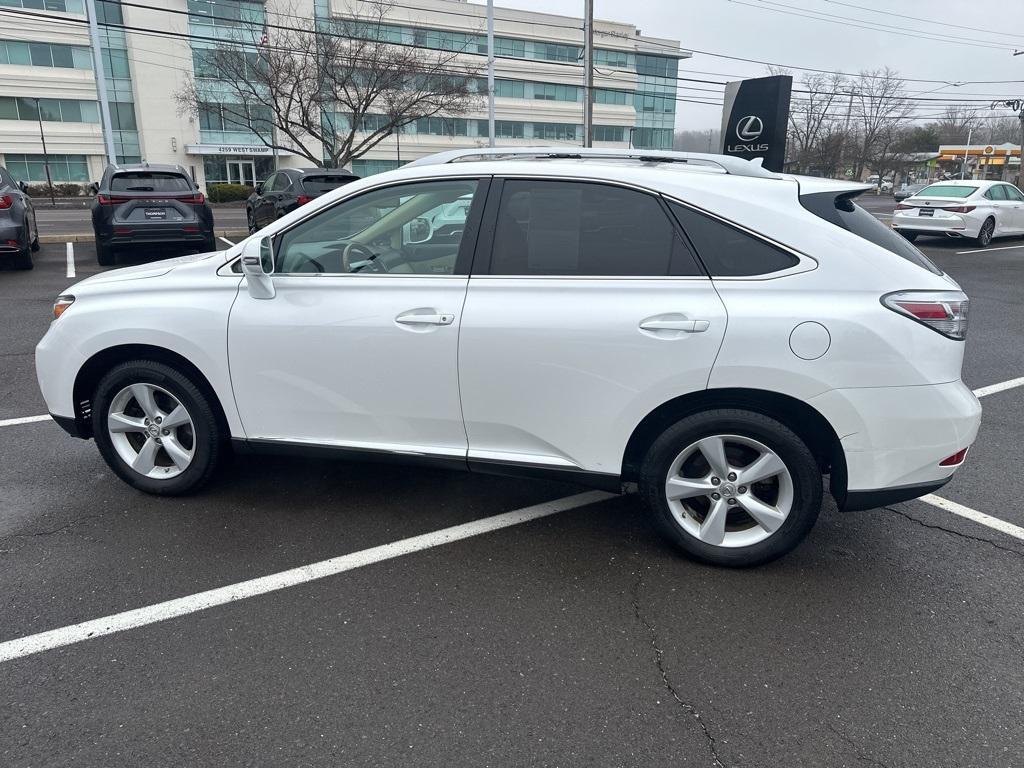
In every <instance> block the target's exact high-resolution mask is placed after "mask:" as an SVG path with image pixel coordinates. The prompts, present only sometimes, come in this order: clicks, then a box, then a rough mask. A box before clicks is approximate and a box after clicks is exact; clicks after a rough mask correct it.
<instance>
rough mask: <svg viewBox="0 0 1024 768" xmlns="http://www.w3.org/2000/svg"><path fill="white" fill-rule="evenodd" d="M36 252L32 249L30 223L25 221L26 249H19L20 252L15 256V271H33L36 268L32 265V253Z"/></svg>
mask: <svg viewBox="0 0 1024 768" xmlns="http://www.w3.org/2000/svg"><path fill="white" fill-rule="evenodd" d="M34 250H36V249H35V248H33V247H32V234H31V230H30V229H29V228H28V221H27V220H26V221H25V247H24V248H19V249H18V252H17V253H16V254H15V255H14V262H13V263H14V268H15V269H32V267H33V266H35V265H34V264H33V263H32V251H34Z"/></svg>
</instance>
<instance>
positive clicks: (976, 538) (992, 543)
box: [882, 507, 1024, 557]
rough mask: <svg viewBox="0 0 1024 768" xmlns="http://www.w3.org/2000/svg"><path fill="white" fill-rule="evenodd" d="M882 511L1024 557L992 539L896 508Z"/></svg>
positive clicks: (923, 526)
mask: <svg viewBox="0 0 1024 768" xmlns="http://www.w3.org/2000/svg"><path fill="white" fill-rule="evenodd" d="M882 509H884V510H885V511H886V512H894V513H896V514H897V515H899V516H900V517H902V518H905V519H907V520H910V521H911V522H913V523H917V524H918V525H920V526H921V527H922V528H932V529H934V530H936V531H942V532H943V533H949V534H952V535H953V536H958V537H960V538H961V539H969V540H970V541H979V542H981V543H983V544H988V545H990V546H993V547H995V548H996V549H999V550H1002V551H1003V552H1009V553H1011V554H1014V555H1016V556H1017V557H1024V552H1021V551H1020V550H1019V549H1014V548H1013V547H1007V546H1004V545H1002V544H999V543H998V542H995V541H992V539H985V538H982V537H981V536H972V535H971V534H969V533H964V532H962V531H956V530H953V529H952V528H946V527H945V526H942V525H937V524H935V523H926V522H925V521H924V520H918V519H917V518H916V517H914V516H913V515H910V514H907V513H906V512H904V511H903V510H901V509H896V508H895V507H882Z"/></svg>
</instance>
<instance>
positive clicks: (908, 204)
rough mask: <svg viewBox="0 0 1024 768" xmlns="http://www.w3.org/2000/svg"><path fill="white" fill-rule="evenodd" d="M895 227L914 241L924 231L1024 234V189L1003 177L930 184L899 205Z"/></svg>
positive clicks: (978, 236)
mask: <svg viewBox="0 0 1024 768" xmlns="http://www.w3.org/2000/svg"><path fill="white" fill-rule="evenodd" d="M892 227H893V229H895V230H896V231H897V232H899V233H900V234H901V235H903V236H904V237H905V238H906V239H907V240H909V241H910V242H914V240H916V239H917V238H918V237H919V236H920V235H938V236H940V237H958V238H963V237H966V238H971V239H974V240H976V241H977V243H978V245H979V246H981V247H982V248H985V247H987V246H988V245H989V243H991V242H992V239H993V238H996V237H1006V236H1011V235H1024V193H1022V192H1021V191H1020V190H1019V189H1017V187H1015V186H1013V184H1007V183H1005V182H1002V181H966V180H965V181H944V182H941V183H939V184H930V185H928V186H927V187H925V188H924V189H922V190H920V191H919V192H917V193H916V194H915V195H912V196H911V197H908V198H907V199H906V200H904V201H903V202H901V203H900V204H899V205H897V206H896V211H895V213H894V214H893V217H892Z"/></svg>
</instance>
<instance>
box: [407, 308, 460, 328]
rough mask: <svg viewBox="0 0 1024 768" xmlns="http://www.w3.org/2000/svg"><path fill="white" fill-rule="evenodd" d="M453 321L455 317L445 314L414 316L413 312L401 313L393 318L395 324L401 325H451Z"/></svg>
mask: <svg viewBox="0 0 1024 768" xmlns="http://www.w3.org/2000/svg"><path fill="white" fill-rule="evenodd" d="M454 321H455V315H453V314H449V313H447V312H443V313H439V314H434V315H420V314H416V312H415V310H414V311H412V312H403V313H402V314H400V315H399V316H398V317H396V318H395V322H396V323H401V324H402V325H451V324H452V323H453V322H454Z"/></svg>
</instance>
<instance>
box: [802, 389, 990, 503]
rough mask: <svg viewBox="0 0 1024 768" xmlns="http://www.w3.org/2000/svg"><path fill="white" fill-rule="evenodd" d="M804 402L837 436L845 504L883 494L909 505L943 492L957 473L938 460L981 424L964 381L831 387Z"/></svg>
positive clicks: (969, 438)
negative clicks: (843, 468) (926, 495)
mask: <svg viewBox="0 0 1024 768" xmlns="http://www.w3.org/2000/svg"><path fill="white" fill-rule="evenodd" d="M809 403H810V405H812V406H813V407H814V408H816V409H817V410H818V412H819V413H821V414H822V415H823V416H824V417H825V418H826V419H828V420H829V423H830V424H831V425H832V427H833V429H835V431H836V434H837V435H839V438H840V439H839V443H840V446H841V447H842V449H843V456H844V458H845V460H846V483H845V486H846V488H845V491H846V495H847V497H848V499H847V502H849V500H850V498H853V499H857V498H858V495H859V494H862V493H863V494H868V495H867V496H865V497H863V498H866V499H868V500H871V499H872V498H873V497H872V496H871V494H881V493H883V492H885V493H891V494H893V497H895V496H902V499H900V500H906V499H908V498H916V497H917V496H920V495H922V494H924V493H928V492H929V491H930V490H931V489H934V488H937V487H940V486H941V484H943V483H945V482H947V481H948V480H949V479H950V478H951V477H952V476H953V474H954V473H955V472H956V470H957V468H958V467H957V466H949V467H943V466H939V462H941V461H942V460H943V459H946V458H947V457H949V456H952V455H953V454H955V453H956V452H957V451H960V450H961V449H963V448H967V447H969V446H970V445H971V444H972V443H974V440H975V438H976V437H977V435H978V429H979V427H980V426H981V404H980V403H979V402H978V398H976V397H975V396H974V393H973V392H971V390H970V389H968V388H967V386H966V385H965V384H964V383H963V382H962V381H954V382H949V383H947V384H930V385H923V386H917V387H865V388H858V389H834V390H831V391H829V392H825V393H824V394H821V395H819V396H818V397H815V398H812V399H811V400H810V401H809ZM841 490H842V489H840V491H841ZM906 494H910V495H909V496H908V495H906ZM838 495H839V496H840V497H841V496H842V493H840V494H838ZM861 503H864V502H863V501H862V502H861ZM846 507H847V508H849V503H847V505H846Z"/></svg>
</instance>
